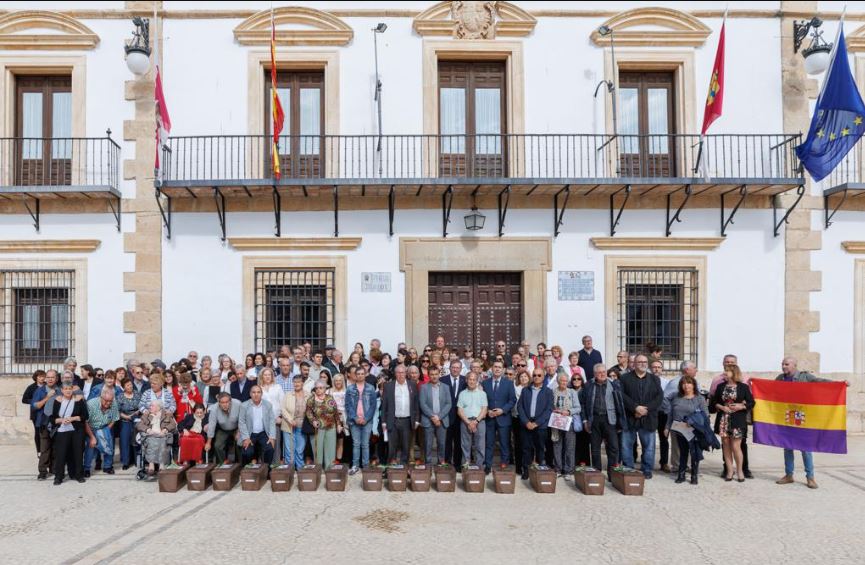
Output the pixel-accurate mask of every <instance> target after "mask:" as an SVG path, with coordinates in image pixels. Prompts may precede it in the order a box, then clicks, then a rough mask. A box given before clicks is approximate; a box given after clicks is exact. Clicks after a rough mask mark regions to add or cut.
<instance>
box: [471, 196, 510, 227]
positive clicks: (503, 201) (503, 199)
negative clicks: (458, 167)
mask: <svg viewBox="0 0 865 565" xmlns="http://www.w3.org/2000/svg"><path fill="white" fill-rule="evenodd" d="M476 190H477V189H476ZM510 201H511V185H508V186H507V188H505V189H504V190H503V191H501V192H499V237H502V236H503V235H505V218H506V217H507V215H508V204H510Z"/></svg>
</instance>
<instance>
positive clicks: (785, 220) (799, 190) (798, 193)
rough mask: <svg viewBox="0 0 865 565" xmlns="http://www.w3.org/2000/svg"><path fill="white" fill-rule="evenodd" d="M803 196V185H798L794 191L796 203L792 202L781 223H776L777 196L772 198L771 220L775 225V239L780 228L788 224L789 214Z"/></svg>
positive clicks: (779, 232)
mask: <svg viewBox="0 0 865 565" xmlns="http://www.w3.org/2000/svg"><path fill="white" fill-rule="evenodd" d="M804 196H805V185H804V184H800V185H799V188H797V189H796V201H795V202H793V205H792V206H790V208H789V209H788V210H787V211H786V212H785V213H784V217H782V218H781V221H780V222H779V221H778V195H777V194H776V195H775V196H773V197H772V219H773V220H774V224H775V237H778V236H779V235H780V234H781V226H782V225H784V224H786V223H788V222H789V218H790V214H792V213H793V210H795V209H796V206H798V205H799V202H801V201H802V198H803V197H804Z"/></svg>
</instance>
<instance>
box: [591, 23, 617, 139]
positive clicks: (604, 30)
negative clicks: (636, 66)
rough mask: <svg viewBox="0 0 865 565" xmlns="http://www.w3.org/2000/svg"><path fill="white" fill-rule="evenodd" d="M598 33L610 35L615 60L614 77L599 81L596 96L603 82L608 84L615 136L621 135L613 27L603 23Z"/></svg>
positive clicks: (611, 51)
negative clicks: (617, 107)
mask: <svg viewBox="0 0 865 565" xmlns="http://www.w3.org/2000/svg"><path fill="white" fill-rule="evenodd" d="M598 34H599V35H600V36H601V37H607V36H608V35H609V36H610V56H611V57H612V60H613V78H612V79H607V80H602V81H601V82H599V83H598V86H596V87H595V98H597V97H598V90H599V89H600V88H601V85H602V84H603V85H606V87H607V92H609V93H610V99H611V101H612V105H613V137H614V138H615V137H617V136H618V135H619V120H618V110H617V109H616V106H617V105H618V104H617V102H618V100H617V98H618V94H617V92H616V80H615V78H616V74H617V73H618V72H619V70H618V69H617V68H616V45H615V43H614V41H613V28H611V27H610V26H607V25H602V26H601V27H599V28H598Z"/></svg>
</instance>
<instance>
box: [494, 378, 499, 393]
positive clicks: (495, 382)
mask: <svg viewBox="0 0 865 565" xmlns="http://www.w3.org/2000/svg"><path fill="white" fill-rule="evenodd" d="M498 388H499V380H498V379H495V380H493V396H495V394H496V390H498Z"/></svg>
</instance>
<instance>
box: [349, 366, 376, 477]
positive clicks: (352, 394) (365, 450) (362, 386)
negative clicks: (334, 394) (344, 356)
mask: <svg viewBox="0 0 865 565" xmlns="http://www.w3.org/2000/svg"><path fill="white" fill-rule="evenodd" d="M375 391H376V388H375V385H371V384H369V383H367V382H366V370H365V369H364V368H363V367H358V368H357V370H356V371H355V373H354V382H353V383H351V384H349V385H348V387H347V390H346V392H345V419H346V422H347V423H348V427H349V433H350V435H351V439H352V451H351V469H350V470H349V472H348V474H349V475H354V474H355V473H357V472H358V470H359V469H361V468H363V467H368V466H369V435H370V433H371V432H372V421H373V418H374V417H375V408H376V392H375Z"/></svg>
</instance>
